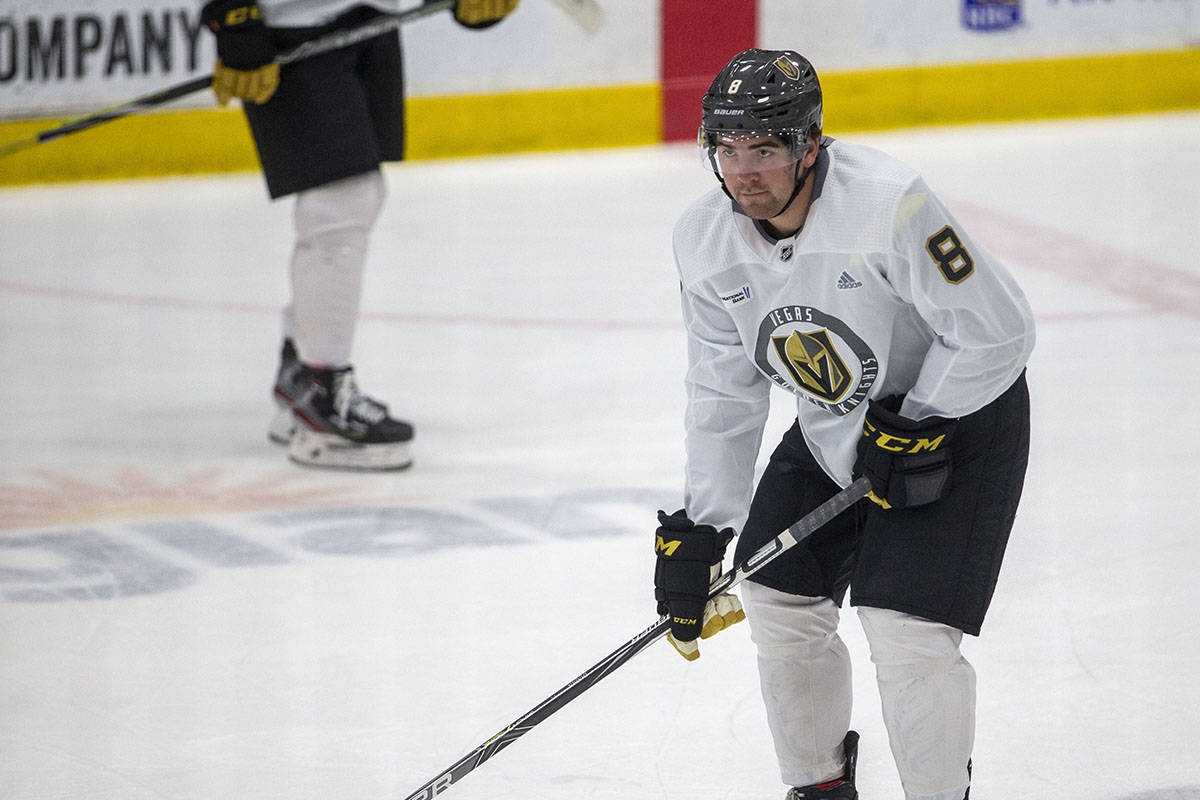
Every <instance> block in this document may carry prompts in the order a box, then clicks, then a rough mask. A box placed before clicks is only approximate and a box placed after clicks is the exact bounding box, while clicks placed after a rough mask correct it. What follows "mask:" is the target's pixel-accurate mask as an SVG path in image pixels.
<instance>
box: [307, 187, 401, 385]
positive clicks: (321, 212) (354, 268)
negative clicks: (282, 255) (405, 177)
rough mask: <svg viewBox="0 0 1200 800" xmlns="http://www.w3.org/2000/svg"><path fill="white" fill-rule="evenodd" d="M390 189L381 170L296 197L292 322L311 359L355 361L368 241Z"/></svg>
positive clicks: (314, 361) (333, 364) (338, 363)
mask: <svg viewBox="0 0 1200 800" xmlns="http://www.w3.org/2000/svg"><path fill="white" fill-rule="evenodd" d="M385 194H386V188H385V186H384V182H383V175H382V174H381V173H380V172H379V171H378V170H375V171H372V172H366V173H363V174H361V175H355V176H354V177H351V178H346V179H344V180H340V181H335V182H333V183H328V184H325V185H324V186H318V187H317V188H315V189H309V190H307V191H303V192H300V193H299V194H298V195H297V196H296V206H295V211H294V220H295V229H296V244H295V249H294V250H293V252H292V262H291V283H292V302H291V307H290V315H291V320H290V321H291V326H292V333H293V335H294V338H295V342H296V349H297V350H298V351H299V354H300V359H301V360H302V361H304V362H305V363H307V364H314V365H320V366H327V367H344V366H346V365H348V364H349V363H350V353H351V347H352V344H353V341H354V330H355V327H356V325H357V323H358V311H359V305H360V301H361V295H362V283H363V265H364V263H365V261H366V255H367V240H368V238H369V235H370V232H371V228H372V226H373V225H374V224H375V219H376V217H378V215H379V210H380V208H382V206H383V200H384V197H385ZM286 325H287V321H286V318H285V326H286Z"/></svg>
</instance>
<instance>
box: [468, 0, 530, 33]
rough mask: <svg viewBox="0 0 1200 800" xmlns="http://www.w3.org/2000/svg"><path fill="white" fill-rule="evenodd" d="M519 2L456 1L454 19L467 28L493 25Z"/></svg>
mask: <svg viewBox="0 0 1200 800" xmlns="http://www.w3.org/2000/svg"><path fill="white" fill-rule="evenodd" d="M518 2H520V0H458V2H457V3H455V4H454V18H455V19H456V20H458V22H459V23H460V24H462V25H465V26H466V27H468V28H486V27H488V26H489V25H495V24H496V23H497V22H499V21H500V20H502V19H504V18H505V17H507V16H508V15H509V14H511V13H512V11H513V9H514V8H516V7H517V3H518Z"/></svg>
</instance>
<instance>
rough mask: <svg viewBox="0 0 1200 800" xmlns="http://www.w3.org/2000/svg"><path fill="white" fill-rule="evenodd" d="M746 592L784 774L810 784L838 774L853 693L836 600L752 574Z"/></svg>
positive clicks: (790, 780) (743, 593)
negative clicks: (781, 587) (765, 582)
mask: <svg viewBox="0 0 1200 800" xmlns="http://www.w3.org/2000/svg"><path fill="white" fill-rule="evenodd" d="M741 598H742V604H743V605H744V607H745V609H746V618H747V619H748V620H749V623H750V637H751V639H752V640H753V641H754V644H755V647H756V648H757V650H758V672H759V681H760V684H761V687H762V695H763V701H764V702H765V703H766V709H767V723H768V725H769V726H770V729H771V736H772V738H773V739H774V741H775V753H776V755H777V756H778V758H779V769H780V774H781V776H782V778H783V782H784V783H785V784H788V785H789V786H807V785H810V784H815V783H821V782H823V781H828V780H832V779H834V778H838V777H841V776H842V774H843V771H844V768H845V764H844V757H843V751H842V741H843V739H844V738H845V736H846V731H847V729H848V728H849V726H850V710H851V707H852V705H853V700H852V686H851V671H850V653H849V651H848V650H847V649H846V645H845V643H843V642H842V640H841V637H839V636H838V634H837V626H838V617H839V612H838V607H837V605H836V604H835V603H834V602H833V601H832V600H830V599H829V598H818V597H801V596H799V595H793V594H787V593H785V592H780V591H777V590H775V589H770V588H768V587H766V586H762V585H760V584H757V583H753V582H751V581H747V582H746V583H743V584H742V590H741Z"/></svg>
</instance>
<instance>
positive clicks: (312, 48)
mask: <svg viewBox="0 0 1200 800" xmlns="http://www.w3.org/2000/svg"><path fill="white" fill-rule="evenodd" d="M453 5H454V0H433V2H429V3H426V4H425V5H422V6H418V7H416V8H412V9H409V10H408V11H402V12H399V13H397V14H385V15H384V16H380V17H375V18H373V19H371V20H370V21H368V22H366V23H364V24H363V25H360V26H357V27H353V28H346V29H344V30H339V31H334V32H332V33H330V34H327V35H325V36H322V37H320V38H317V39H313V40H312V41H308V42H304V43H303V44H301V45H299V46H298V47H296V48H294V49H292V50H289V51H287V52H286V53H282V54H280V55H279V56H278V57H277V58H276V59H275V61H276V63H278V64H280V65H281V66H282V65H286V64H291V63H293V62H295V61H300V60H301V59H305V58H310V57H312V56H315V55H317V54H319V53H327V52H329V51H330V50H337V49H340V48H342V47H349V46H350V45H352V44H357V43H358V42H363V41H366V40H367V39H371V38H374V37H376V36H379V35H380V34H383V33H387V32H389V31H392V30H396V29H398V28H399V27H400V26H401V25H404V24H405V23H407V22H412V21H413V20H417V19H420V18H421V17H425V16H428V15H430V14H433V13H435V12H438V11H442V10H444V9H447V8H450V7H451V6H453ZM212 81H213V76H212V75H204V76H202V77H199V78H192V79H191V80H188V81H184V82H183V83H178V84H176V85H174V86H168V87H167V88H165V89H159V90H158V91H154V92H151V93H149V94H144V95H141V96H140V97H135V98H134V99H132V100H127V101H125V102H122V103H118V104H116V105H112V106H108V107H106V108H102V109H100V110H99V111H94V112H92V113H91V114H87V115H85V116H82V117H76V118H75V119H72V120H68V121H67V122H64V123H62V124H61V125H58V126H57V127H54V128H49V129H47V130H44V131H40V132H38V133H35V134H31V135H30V136H27V137H25V138H22V139H15V140H13V141H11V142H7V143H5V144H3V145H0V158H3V157H5V156H8V155H12V154H13V153H19V152H21V151H22V150H28V149H29V148H31V147H34V146H35V145H39V144H43V143H45V142H51V141H54V140H55V139H60V138H62V137H63V136H67V135H69V134H72V133H79V132H80V131H86V130H88V129H90V128H94V127H96V126H97V125H102V124H104V123H105V122H112V121H113V120H114V119H120V118H122V117H127V116H129V115H130V114H135V113H137V112H139V111H145V110H147V109H150V108H154V107H156V106H160V105H162V104H164V103H168V102H170V101H172V100H175V99H177V98H180V97H184V96H186V95H189V94H192V93H194V92H198V91H201V90H202V89H207V88H208V87H209V86H212Z"/></svg>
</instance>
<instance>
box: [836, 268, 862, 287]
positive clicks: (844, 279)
mask: <svg viewBox="0 0 1200 800" xmlns="http://www.w3.org/2000/svg"><path fill="white" fill-rule="evenodd" d="M860 286H862V281H856V280H854V276H853V275H851V274H850V273H849V272H846V271H845V270H843V271H842V275H841V277H839V278H838V279H837V287H838V288H839V289H857V288H858V287H860Z"/></svg>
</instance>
